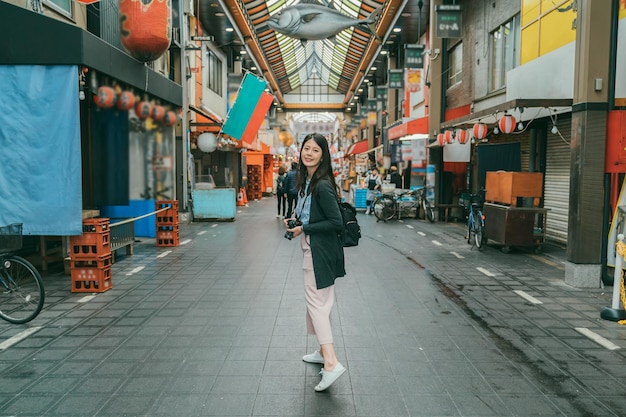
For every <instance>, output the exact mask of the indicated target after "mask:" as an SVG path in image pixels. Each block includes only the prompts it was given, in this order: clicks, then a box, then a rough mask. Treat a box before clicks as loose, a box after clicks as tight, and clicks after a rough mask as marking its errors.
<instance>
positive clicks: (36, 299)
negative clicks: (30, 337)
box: [0, 223, 45, 324]
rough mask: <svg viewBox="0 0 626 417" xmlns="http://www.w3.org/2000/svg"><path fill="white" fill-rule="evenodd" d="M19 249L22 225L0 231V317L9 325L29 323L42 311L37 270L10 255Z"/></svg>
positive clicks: (7, 227)
mask: <svg viewBox="0 0 626 417" xmlns="http://www.w3.org/2000/svg"><path fill="white" fill-rule="evenodd" d="M21 248H22V224H21V223H14V224H11V225H9V226H4V227H0V317H1V318H3V319H4V320H6V321H8V322H9V323H13V324H23V323H27V322H29V321H31V320H32V319H34V318H35V317H37V315H38V314H39V312H41V309H42V308H43V303H44V300H45V292H44V287H43V280H42V279H41V275H39V272H38V271H37V269H36V268H35V267H34V266H33V265H32V264H31V263H30V262H29V261H27V260H26V259H24V258H22V257H20V256H17V255H14V254H13V252H14V251H17V250H19V249H21Z"/></svg>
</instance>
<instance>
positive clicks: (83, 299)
mask: <svg viewBox="0 0 626 417" xmlns="http://www.w3.org/2000/svg"><path fill="white" fill-rule="evenodd" d="M94 298H96V296H95V295H86V296H84V297H83V298H81V299H79V300H78V301H76V302H77V303H86V302H87V301H91V300H93V299H94Z"/></svg>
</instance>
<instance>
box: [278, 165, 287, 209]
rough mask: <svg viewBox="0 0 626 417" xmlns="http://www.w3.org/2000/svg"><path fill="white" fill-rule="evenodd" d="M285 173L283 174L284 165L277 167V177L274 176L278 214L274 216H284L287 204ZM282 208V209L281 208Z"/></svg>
mask: <svg viewBox="0 0 626 417" xmlns="http://www.w3.org/2000/svg"><path fill="white" fill-rule="evenodd" d="M286 184H287V175H285V167H282V166H281V167H279V168H278V177H276V200H277V201H278V214H277V215H276V217H280V216H283V217H285V215H286V212H285V209H286V206H287V188H286ZM281 209H282V210H281Z"/></svg>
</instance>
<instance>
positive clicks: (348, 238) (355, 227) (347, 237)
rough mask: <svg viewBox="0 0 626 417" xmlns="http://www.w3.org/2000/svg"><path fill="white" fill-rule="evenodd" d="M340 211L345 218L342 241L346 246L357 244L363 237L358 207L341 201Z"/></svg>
mask: <svg viewBox="0 0 626 417" xmlns="http://www.w3.org/2000/svg"><path fill="white" fill-rule="evenodd" d="M339 211H340V212H341V218H342V219H343V232H342V233H341V241H342V243H343V246H344V247H346V248H347V247H350V246H357V245H358V244H359V239H360V238H361V226H359V222H358V221H357V219H356V209H355V208H354V207H353V206H352V205H351V204H350V203H346V202H341V201H339Z"/></svg>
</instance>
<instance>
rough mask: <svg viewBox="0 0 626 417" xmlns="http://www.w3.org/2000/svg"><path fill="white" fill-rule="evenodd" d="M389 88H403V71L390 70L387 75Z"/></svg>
mask: <svg viewBox="0 0 626 417" xmlns="http://www.w3.org/2000/svg"><path fill="white" fill-rule="evenodd" d="M387 80H388V84H389V88H404V70H403V69H392V70H389V73H388V75H387Z"/></svg>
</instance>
